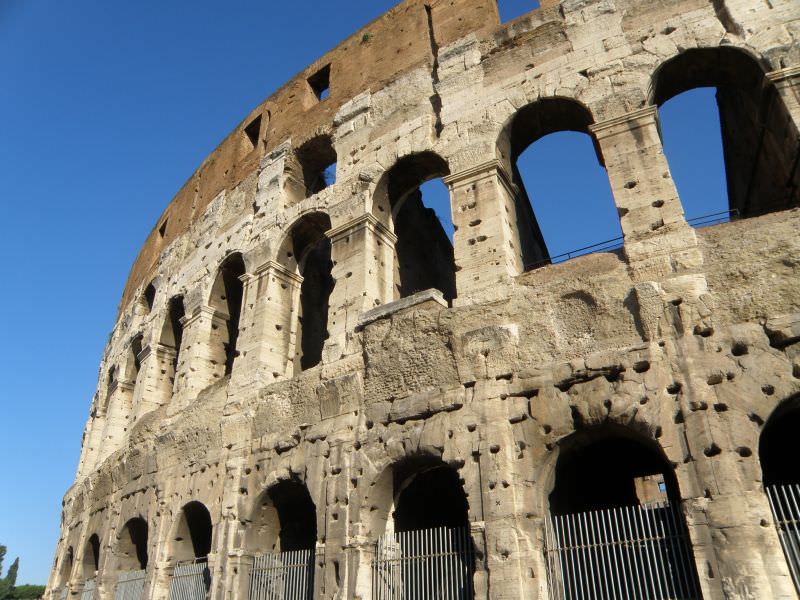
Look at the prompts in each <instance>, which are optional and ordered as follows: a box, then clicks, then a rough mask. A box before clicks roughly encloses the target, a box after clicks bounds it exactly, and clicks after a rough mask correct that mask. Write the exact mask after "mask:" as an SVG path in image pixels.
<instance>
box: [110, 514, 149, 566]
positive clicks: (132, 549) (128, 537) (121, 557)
mask: <svg viewBox="0 0 800 600" xmlns="http://www.w3.org/2000/svg"><path fill="white" fill-rule="evenodd" d="M116 554H117V557H116V558H117V567H118V569H119V570H121V571H137V570H140V569H146V568H147V521H145V520H144V519H142V518H141V517H136V518H133V519H130V520H129V521H128V522H127V523H125V526H124V527H123V528H122V532H121V533H120V535H119V538H118V540H117V552H116Z"/></svg>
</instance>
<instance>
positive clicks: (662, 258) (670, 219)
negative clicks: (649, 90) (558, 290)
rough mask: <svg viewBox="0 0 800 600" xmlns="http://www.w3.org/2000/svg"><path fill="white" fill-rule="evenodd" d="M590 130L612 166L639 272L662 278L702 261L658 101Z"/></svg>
mask: <svg viewBox="0 0 800 600" xmlns="http://www.w3.org/2000/svg"><path fill="white" fill-rule="evenodd" d="M590 130H591V131H592V133H593V134H594V136H595V138H596V139H597V143H598V144H599V146H600V149H601V152H602V155H603V162H604V164H605V167H606V170H607V171H608V179H609V181H610V182H611V191H612V193H613V194H614V202H615V203H616V205H617V210H618V212H619V215H620V223H621V225H622V231H623V234H624V235H625V254H626V255H627V257H628V261H629V262H630V265H631V268H632V270H633V271H634V273H636V274H637V275H638V276H639V278H661V277H666V276H669V275H671V274H672V273H676V272H680V271H683V270H686V269H693V268H696V267H697V266H699V265H700V263H701V260H702V259H701V256H700V253H699V251H698V249H697V238H696V237H695V233H694V230H693V229H692V228H691V227H689V225H688V224H687V223H686V219H685V218H684V216H683V206H682V205H681V201H680V198H679V197H678V191H677V189H676V188H675V183H674V182H673V180H672V176H671V175H670V172H669V166H668V165H667V159H666V157H665V156H664V149H663V147H662V144H661V134H660V131H659V124H658V111H657V109H656V107H654V106H648V107H646V108H643V109H640V110H637V111H634V112H632V113H628V114H626V115H623V116H621V117H616V118H613V119H609V120H607V121H603V122H601V123H596V124H594V125H591V126H590Z"/></svg>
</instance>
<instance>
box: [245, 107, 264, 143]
mask: <svg viewBox="0 0 800 600" xmlns="http://www.w3.org/2000/svg"><path fill="white" fill-rule="evenodd" d="M260 133H261V115H258V116H257V117H256V118H255V119H253V120H252V122H251V123H250V124H249V125H248V126H247V127H245V128H244V134H245V136H246V137H247V139H248V141H249V142H250V145H251V147H253V148H255V147H256V146H257V145H258V136H259V134H260Z"/></svg>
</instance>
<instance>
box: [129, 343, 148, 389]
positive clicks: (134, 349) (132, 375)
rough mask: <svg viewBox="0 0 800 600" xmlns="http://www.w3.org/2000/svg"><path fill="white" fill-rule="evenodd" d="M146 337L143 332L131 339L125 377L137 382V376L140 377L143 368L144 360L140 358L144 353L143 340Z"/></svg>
mask: <svg viewBox="0 0 800 600" xmlns="http://www.w3.org/2000/svg"><path fill="white" fill-rule="evenodd" d="M143 340H144V338H143V336H142V334H141V333H140V334H138V335H136V336H134V338H133V339H132V340H131V345H130V349H129V350H128V362H127V365H126V367H127V372H126V373H125V378H126V379H127V380H128V381H129V382H131V383H133V384H135V383H136V378H137V377H139V371H140V370H141V368H142V361H141V359H140V358H139V357H140V356H141V354H142V342H143Z"/></svg>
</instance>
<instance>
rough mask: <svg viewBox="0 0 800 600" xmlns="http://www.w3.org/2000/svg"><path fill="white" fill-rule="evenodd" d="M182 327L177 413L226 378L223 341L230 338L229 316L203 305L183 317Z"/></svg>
mask: <svg viewBox="0 0 800 600" xmlns="http://www.w3.org/2000/svg"><path fill="white" fill-rule="evenodd" d="M182 323H183V344H182V345H183V349H182V351H181V353H180V358H179V361H178V368H177V375H176V377H175V397H176V400H177V402H175V403H174V404H175V405H176V406H175V407H174V408H175V410H178V409H179V408H181V406H180V405H182V404H183V403H184V402H185V401H186V400H188V399H190V398H194V397H196V396H197V394H198V393H199V392H200V390H203V389H205V388H207V387H208V386H209V385H211V384H212V383H214V382H215V381H218V380H219V379H220V378H222V377H223V376H224V375H225V354H224V352H222V339H223V336H225V335H227V326H228V325H227V323H228V315H226V314H225V313H223V312H221V311H218V310H215V309H214V308H212V307H210V306H205V305H201V306H198V307H197V308H195V309H194V311H192V313H191V315H187V316H186V317H184V318H183V321H182Z"/></svg>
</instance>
